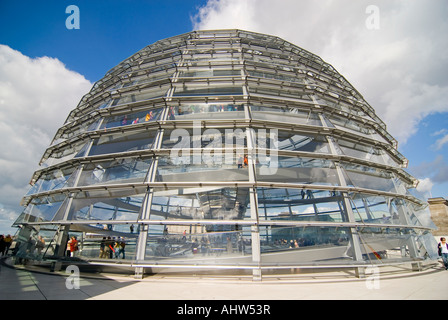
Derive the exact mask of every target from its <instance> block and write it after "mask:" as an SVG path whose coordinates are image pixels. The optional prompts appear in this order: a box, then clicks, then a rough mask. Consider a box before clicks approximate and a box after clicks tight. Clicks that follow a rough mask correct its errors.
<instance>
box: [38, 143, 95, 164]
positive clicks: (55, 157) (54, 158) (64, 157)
mask: <svg viewBox="0 0 448 320" xmlns="http://www.w3.org/2000/svg"><path fill="white" fill-rule="evenodd" d="M89 144H90V141H87V142H85V141H79V142H76V143H74V144H69V145H65V146H61V147H60V148H57V147H56V148H55V149H53V150H51V151H50V152H48V151H47V152H46V153H45V155H44V157H43V163H42V165H43V166H44V167H48V166H52V165H56V164H58V163H61V162H64V161H68V160H70V159H73V158H75V157H76V158H77V157H83V156H84V154H85V151H86V149H87V147H88V146H89Z"/></svg>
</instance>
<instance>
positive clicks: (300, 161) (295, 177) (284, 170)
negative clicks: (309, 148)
mask: <svg viewBox="0 0 448 320" xmlns="http://www.w3.org/2000/svg"><path fill="white" fill-rule="evenodd" d="M259 156H260V155H259ZM256 176H257V180H259V181H272V182H284V183H300V184H319V185H332V186H337V185H339V179H338V175H337V171H336V167H335V166H334V164H333V162H332V161H330V160H326V159H313V158H304V157H284V156H272V155H270V156H269V163H263V162H259V163H257V166H256Z"/></svg>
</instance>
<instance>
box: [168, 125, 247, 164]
mask: <svg viewBox="0 0 448 320" xmlns="http://www.w3.org/2000/svg"><path fill="white" fill-rule="evenodd" d="M246 146H247V135H246V131H245V130H243V129H205V130H203V129H201V128H197V129H175V130H165V131H164V134H163V138H162V149H184V150H185V149H190V148H206V149H209V150H210V151H213V149H214V148H245V147H246ZM173 152H174V151H173ZM175 152H176V154H174V153H172V154H171V156H172V157H175V156H183V154H181V153H179V154H178V153H177V152H183V151H180V150H179V151H177V150H176V151H175ZM185 152H187V154H186V155H187V156H189V153H190V150H186V151H185Z"/></svg>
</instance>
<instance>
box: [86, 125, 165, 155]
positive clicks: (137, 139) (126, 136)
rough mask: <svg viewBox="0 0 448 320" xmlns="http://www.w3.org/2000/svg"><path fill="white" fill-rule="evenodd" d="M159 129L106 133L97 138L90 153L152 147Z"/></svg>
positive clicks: (106, 152) (96, 153)
mask: <svg viewBox="0 0 448 320" xmlns="http://www.w3.org/2000/svg"><path fill="white" fill-rule="evenodd" d="M156 134H157V131H145V132H140V133H133V132H130V133H117V134H110V135H109V134H106V135H103V136H101V137H100V138H98V139H95V141H94V143H93V145H92V148H91V150H90V153H89V155H90V156H94V155H99V154H109V153H118V152H125V151H135V150H144V149H150V148H151V147H152V145H153V143H154V139H155V136H156Z"/></svg>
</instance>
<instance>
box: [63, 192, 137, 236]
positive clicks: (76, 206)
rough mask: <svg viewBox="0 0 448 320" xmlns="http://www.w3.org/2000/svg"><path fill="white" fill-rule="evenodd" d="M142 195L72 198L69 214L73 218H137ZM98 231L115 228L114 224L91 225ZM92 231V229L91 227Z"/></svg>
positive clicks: (113, 219) (101, 219)
mask: <svg viewBox="0 0 448 320" xmlns="http://www.w3.org/2000/svg"><path fill="white" fill-rule="evenodd" d="M142 201H143V195H138V196H133V195H129V196H127V197H122V198H96V199H93V198H92V199H79V198H76V199H73V202H72V206H71V208H70V212H69V215H70V217H71V219H73V220H100V221H104V220H110V221H119V220H135V221H136V220H137V218H138V216H139V213H140V208H141V206H142ZM92 227H93V228H97V229H98V231H101V230H102V229H106V230H115V231H117V230H116V227H115V225H114V224H105V225H93V226H92ZM92 232H93V229H92Z"/></svg>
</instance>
